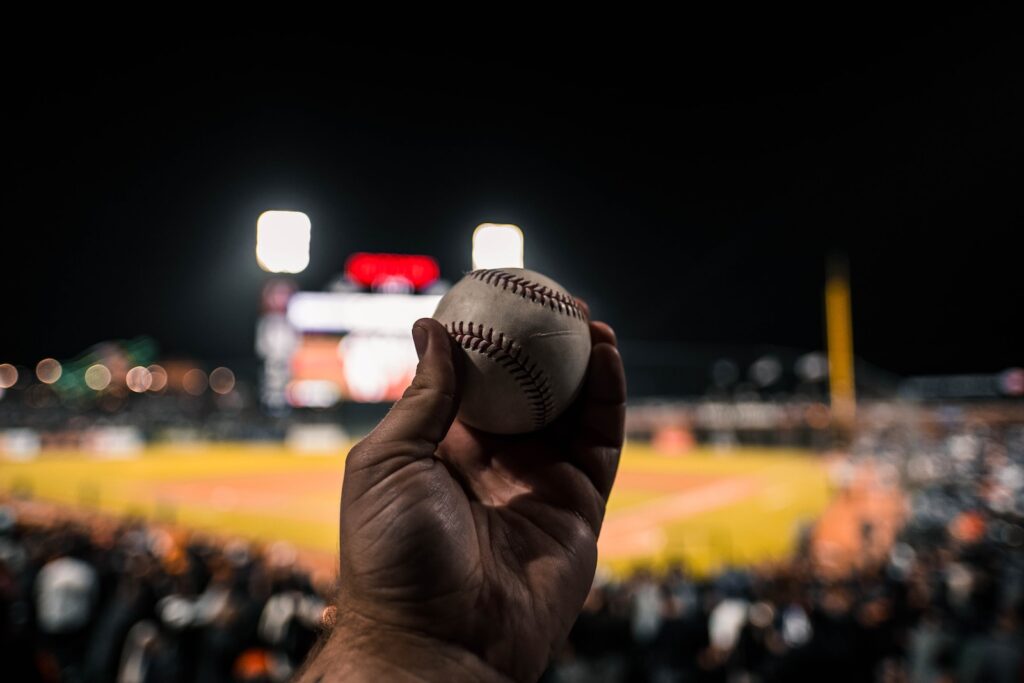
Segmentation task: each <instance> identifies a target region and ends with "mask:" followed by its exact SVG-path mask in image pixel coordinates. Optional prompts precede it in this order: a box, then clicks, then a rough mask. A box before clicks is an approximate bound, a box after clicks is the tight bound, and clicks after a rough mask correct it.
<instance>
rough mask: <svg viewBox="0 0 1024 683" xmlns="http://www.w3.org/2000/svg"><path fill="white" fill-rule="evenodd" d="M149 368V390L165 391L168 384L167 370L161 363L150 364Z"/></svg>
mask: <svg viewBox="0 0 1024 683" xmlns="http://www.w3.org/2000/svg"><path fill="white" fill-rule="evenodd" d="M147 370H149V376H150V385H149V390H150V391H163V390H164V388H165V387H166V386H167V371H166V370H164V369H163V366H161V365H150V366H149V367H148V368H147Z"/></svg>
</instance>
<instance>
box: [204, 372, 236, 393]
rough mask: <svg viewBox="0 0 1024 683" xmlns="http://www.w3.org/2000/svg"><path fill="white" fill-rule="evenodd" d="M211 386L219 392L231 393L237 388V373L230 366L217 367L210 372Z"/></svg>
mask: <svg viewBox="0 0 1024 683" xmlns="http://www.w3.org/2000/svg"><path fill="white" fill-rule="evenodd" d="M210 388H211V389H213V390H214V391H215V392H217V393H218V394H230V393H231V390H232V389H234V388H235V373H233V372H231V370H229V369H228V368H215V369H214V371H213V372H211V373H210Z"/></svg>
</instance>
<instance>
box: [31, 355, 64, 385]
mask: <svg viewBox="0 0 1024 683" xmlns="http://www.w3.org/2000/svg"><path fill="white" fill-rule="evenodd" d="M63 371H64V370H63V368H61V366H60V363H59V362H57V361H56V360H55V359H53V358H44V359H42V360H41V361H39V363H37V364H36V377H38V378H39V381H40V382H42V383H43V384H53V383H54V382H56V381H57V380H59V379H60V376H61V373H62V372H63Z"/></svg>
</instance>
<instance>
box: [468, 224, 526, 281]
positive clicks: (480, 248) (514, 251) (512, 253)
mask: <svg viewBox="0 0 1024 683" xmlns="http://www.w3.org/2000/svg"><path fill="white" fill-rule="evenodd" d="M522 267H523V231H522V230H520V229H519V226H518V225H499V224H498V223H484V224H483V225H478V226H477V228H476V230H474V231H473V270H477V269H479V268H522Z"/></svg>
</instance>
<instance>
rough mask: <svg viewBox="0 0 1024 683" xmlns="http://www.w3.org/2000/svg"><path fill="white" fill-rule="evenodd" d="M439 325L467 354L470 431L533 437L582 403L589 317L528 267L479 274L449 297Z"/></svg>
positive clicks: (438, 314)
mask: <svg viewBox="0 0 1024 683" xmlns="http://www.w3.org/2000/svg"><path fill="white" fill-rule="evenodd" d="M434 319H435V320H437V321H438V322H440V323H441V324H443V325H444V326H445V329H446V330H448V334H450V335H451V337H452V339H453V340H454V341H455V343H456V344H458V345H459V346H460V347H461V348H462V349H463V350H464V351H465V354H466V359H467V362H466V363H465V376H464V382H463V385H462V402H461V404H460V409H459V419H461V420H462V421H463V422H465V423H466V424H468V425H471V426H473V427H476V428H478V429H482V430H484V431H487V432H492V433H495V434H521V433H524V432H532V431H535V430H538V429H540V428H542V427H544V426H545V425H547V424H549V423H550V422H551V421H552V420H554V419H555V418H556V417H558V416H559V415H560V414H561V413H562V412H563V411H564V410H565V409H566V408H567V407H568V406H569V404H570V403H572V400H573V399H574V398H575V397H576V394H577V392H578V391H579V389H580V385H581V384H582V382H583V376H584V374H585V373H586V370H587V363H588V361H589V359H590V329H589V326H588V324H587V314H586V312H585V311H584V309H583V308H582V307H581V306H580V305H579V304H578V303H577V302H576V299H574V298H573V297H572V295H571V294H569V293H568V292H566V291H565V289H564V288H563V287H562V286H561V285H559V284H558V283H557V282H555V281H554V280H552V279H551V278H548V277H545V276H544V275H541V274H540V273H535V272H533V271H531V270H525V269H523V268H501V269H496V270H475V271H473V272H471V273H469V274H468V275H466V276H465V277H463V278H462V279H461V280H459V282H457V283H456V284H455V286H454V287H452V288H451V290H449V291H448V293H447V294H445V295H444V297H443V298H442V299H441V301H440V303H439V304H438V306H437V311H435V312H434Z"/></svg>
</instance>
